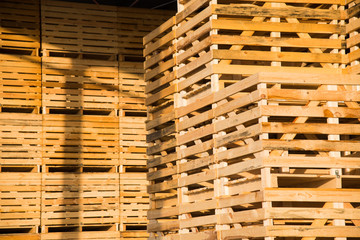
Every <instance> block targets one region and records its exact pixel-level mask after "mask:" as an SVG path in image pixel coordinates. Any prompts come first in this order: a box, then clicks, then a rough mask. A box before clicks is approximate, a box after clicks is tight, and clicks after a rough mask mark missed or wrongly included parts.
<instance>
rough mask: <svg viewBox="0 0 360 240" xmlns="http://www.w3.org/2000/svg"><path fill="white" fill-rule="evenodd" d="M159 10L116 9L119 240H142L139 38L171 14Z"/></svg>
mask: <svg viewBox="0 0 360 240" xmlns="http://www.w3.org/2000/svg"><path fill="white" fill-rule="evenodd" d="M169 13H170V12H164V11H163V10H155V9H152V10H151V11H149V10H147V9H129V8H122V7H120V8H118V42H119V79H120V98H119V102H120V105H119V120H120V189H121V194H120V209H121V213H120V215H121V219H120V231H121V237H122V238H123V239H127V238H130V239H146V238H147V237H148V234H147V233H146V225H147V217H146V214H147V210H148V209H149V197H148V194H147V192H146V185H147V184H148V182H147V180H146V162H147V156H146V147H147V144H146V129H145V121H146V106H145V81H144V67H143V60H144V58H143V44H142V38H143V37H144V36H145V35H146V34H148V33H149V32H151V31H152V30H153V29H155V28H156V27H158V26H159V25H161V24H162V23H163V22H164V21H165V20H166V19H167V18H169V16H171V14H169Z"/></svg>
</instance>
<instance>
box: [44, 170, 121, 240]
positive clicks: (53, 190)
mask: <svg viewBox="0 0 360 240" xmlns="http://www.w3.org/2000/svg"><path fill="white" fill-rule="evenodd" d="M118 182H119V174H118V173H103V172H87V173H71V172H61V170H60V171H58V172H51V173H43V175H42V215H41V219H42V228H43V232H44V231H45V232H47V233H52V232H63V230H64V229H65V228H68V229H65V230H66V232H79V231H80V232H82V231H91V229H93V231H96V230H94V228H96V227H98V228H99V229H100V231H104V229H106V231H116V224H118V223H119V185H118ZM73 234H75V233H73ZM50 235H51V234H50Z"/></svg>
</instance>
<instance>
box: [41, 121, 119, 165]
mask: <svg viewBox="0 0 360 240" xmlns="http://www.w3.org/2000/svg"><path fill="white" fill-rule="evenodd" d="M43 128H44V152H43V164H45V165H50V166H57V165H58V166H59V165H62V166H64V165H73V166H118V165H119V119H118V118H117V117H108V116H79V115H44V122H43Z"/></svg>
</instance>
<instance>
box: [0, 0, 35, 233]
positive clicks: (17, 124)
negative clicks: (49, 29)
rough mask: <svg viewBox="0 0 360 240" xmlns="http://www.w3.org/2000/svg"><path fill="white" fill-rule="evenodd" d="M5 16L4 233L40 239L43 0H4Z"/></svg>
mask: <svg viewBox="0 0 360 240" xmlns="http://www.w3.org/2000/svg"><path fill="white" fill-rule="evenodd" d="M0 22H1V26H0V39H1V40H0V238H1V239H3V238H4V239H7V238H10V239H25V238H28V239H39V237H40V235H39V234H38V233H39V226H40V219H41V217H40V210H41V172H40V171H41V146H42V126H41V115H38V114H35V113H39V109H40V106H41V65H40V57H38V53H39V48H40V24H39V23H40V15H39V1H38V0H34V1H33V0H32V1H22V0H15V1H12V0H11V1H7V0H4V1H1V2H0Z"/></svg>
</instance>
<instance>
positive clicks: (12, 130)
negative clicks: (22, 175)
mask: <svg viewBox="0 0 360 240" xmlns="http://www.w3.org/2000/svg"><path fill="white" fill-rule="evenodd" d="M0 139H1V147H0V152H1V153H0V166H5V165H13V166H15V165H17V166H21V165H27V166H29V165H32V166H35V165H38V166H39V165H41V156H42V155H41V151H42V118H41V115H37V114H25V113H1V114H0Z"/></svg>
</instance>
